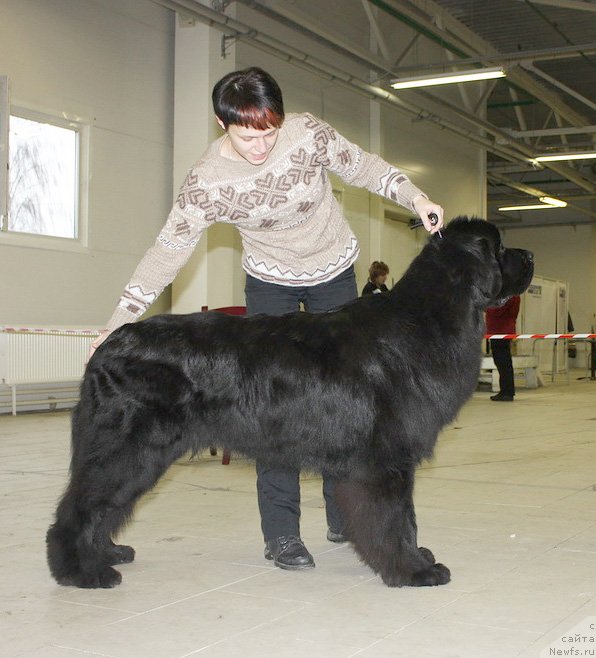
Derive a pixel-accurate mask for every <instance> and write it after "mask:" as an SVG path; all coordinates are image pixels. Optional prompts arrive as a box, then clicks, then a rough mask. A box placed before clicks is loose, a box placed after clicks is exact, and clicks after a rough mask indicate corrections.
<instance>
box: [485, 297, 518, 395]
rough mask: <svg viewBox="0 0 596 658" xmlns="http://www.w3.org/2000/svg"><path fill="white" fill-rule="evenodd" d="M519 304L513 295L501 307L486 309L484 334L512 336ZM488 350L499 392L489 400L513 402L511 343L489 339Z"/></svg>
mask: <svg viewBox="0 0 596 658" xmlns="http://www.w3.org/2000/svg"><path fill="white" fill-rule="evenodd" d="M519 302H520V298H519V295H514V296H513V297H510V298H509V299H508V300H507V301H506V302H505V303H504V304H503V306H497V307H492V308H488V309H487V310H486V333H487V334H514V333H515V323H516V321H517V314H518V313H519ZM490 349H491V353H492V356H493V361H494V362H495V365H496V366H497V370H498V371H499V392H498V393H497V394H496V395H491V398H490V399H491V400H493V401H494V402H513V398H514V397H515V381H514V378H513V362H512V360H511V341H510V340H506V339H504V338H491V339H490Z"/></svg>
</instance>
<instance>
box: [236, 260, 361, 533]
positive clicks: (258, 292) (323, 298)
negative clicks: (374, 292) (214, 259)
mask: <svg viewBox="0 0 596 658" xmlns="http://www.w3.org/2000/svg"><path fill="white" fill-rule="evenodd" d="M244 292H245V295H246V310H247V315H256V314H257V313H266V314H268V315H284V314H285V313H290V312H292V311H298V310H300V303H301V302H302V304H304V309H305V310H306V311H308V312H310V313H325V312H326V311H330V310H332V309H334V308H336V307H338V306H341V305H342V304H345V303H346V302H349V301H352V300H353V299H355V298H356V297H358V290H357V288H356V278H355V276H354V268H353V267H350V268H349V269H347V270H346V271H345V272H342V273H341V274H339V275H338V276H337V277H335V279H333V280H331V281H329V282H327V283H320V284H318V285H316V286H303V287H299V288H294V287H290V286H282V285H279V284H276V283H264V282H263V281H259V280H258V279H255V278H254V277H251V276H248V275H247V277H246V287H245V290H244ZM334 488H335V480H334V479H333V478H331V477H329V476H328V475H326V474H325V473H323V496H324V498H325V511H326V515H327V525H328V526H329V528H330V529H331V530H333V531H334V532H341V531H342V530H343V522H342V520H341V516H340V514H339V511H338V509H337V506H336V504H335V501H334V499H333V490H334ZM257 496H258V501H259V511H260V513H261V529H262V530H263V536H264V538H265V541H271V540H273V539H276V538H277V537H282V536H288V535H296V536H298V537H299V536H300V472H299V471H297V470H284V469H279V468H270V467H267V466H265V465H264V464H262V463H260V462H259V461H257Z"/></svg>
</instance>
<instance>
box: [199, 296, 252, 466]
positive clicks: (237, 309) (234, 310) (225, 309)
mask: <svg viewBox="0 0 596 658" xmlns="http://www.w3.org/2000/svg"><path fill="white" fill-rule="evenodd" d="M208 310H209V307H207V306H201V311H208ZM211 310H212V311H219V312H220V313H227V314H228V315H246V306H220V307H219V308H212V309H211ZM211 454H212V455H215V454H217V451H216V450H215V448H211ZM221 463H222V464H223V465H224V466H227V465H228V464H229V463H230V451H229V450H225V449H224V451H223V455H222V458H221Z"/></svg>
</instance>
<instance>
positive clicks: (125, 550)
mask: <svg viewBox="0 0 596 658" xmlns="http://www.w3.org/2000/svg"><path fill="white" fill-rule="evenodd" d="M108 555H109V558H110V564H128V563H129V562H132V561H133V560H134V559H135V549H134V548H133V547H132V546H126V545H124V544H114V546H112V547H111V548H110V550H109V552H108Z"/></svg>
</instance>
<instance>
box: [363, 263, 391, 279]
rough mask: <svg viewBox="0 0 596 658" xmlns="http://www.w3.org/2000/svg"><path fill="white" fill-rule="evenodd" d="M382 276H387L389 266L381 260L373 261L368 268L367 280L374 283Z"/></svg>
mask: <svg viewBox="0 0 596 658" xmlns="http://www.w3.org/2000/svg"><path fill="white" fill-rule="evenodd" d="M382 274H389V266H388V265H387V264H386V263H384V262H383V261H382V260H373V262H372V263H371V264H370V267H369V268H368V278H369V279H370V280H371V281H374V280H375V279H376V278H377V277H378V276H381V275H382Z"/></svg>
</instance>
